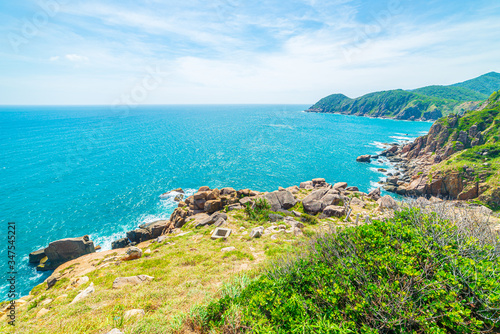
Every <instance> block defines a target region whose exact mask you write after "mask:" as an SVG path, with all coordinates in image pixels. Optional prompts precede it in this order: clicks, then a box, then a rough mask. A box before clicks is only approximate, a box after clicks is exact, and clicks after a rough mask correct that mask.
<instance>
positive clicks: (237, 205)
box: [227, 203, 243, 211]
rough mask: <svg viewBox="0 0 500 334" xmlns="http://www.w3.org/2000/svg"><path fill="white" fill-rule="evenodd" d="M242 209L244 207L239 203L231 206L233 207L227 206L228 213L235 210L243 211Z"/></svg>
mask: <svg viewBox="0 0 500 334" xmlns="http://www.w3.org/2000/svg"><path fill="white" fill-rule="evenodd" d="M241 209H243V207H242V206H241V204H239V203H236V204H231V205H228V206H227V210H228V211H235V210H241Z"/></svg>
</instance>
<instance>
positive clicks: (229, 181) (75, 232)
mask: <svg viewBox="0 0 500 334" xmlns="http://www.w3.org/2000/svg"><path fill="white" fill-rule="evenodd" d="M307 107H308V106H306V105H303V106H300V105H238V106H227V105H226V106H142V107H137V108H135V109H132V110H130V112H128V113H123V112H120V113H118V112H117V111H116V110H113V109H112V108H110V107H106V106H102V107H98V106H89V107H0V180H1V183H0V194H1V196H0V212H1V221H2V224H1V228H2V229H3V232H1V233H0V234H1V235H2V238H1V239H0V272H2V273H5V272H7V222H15V223H16V244H17V249H16V251H17V271H18V282H17V284H18V285H17V290H18V292H19V293H20V295H25V294H27V293H28V292H29V290H30V289H31V288H32V287H33V286H34V285H36V284H39V283H41V282H42V281H43V280H44V279H45V278H46V277H47V276H48V273H46V274H41V273H37V272H36V271H35V267H34V266H30V265H28V263H27V262H28V254H29V253H30V252H31V251H34V250H36V249H39V248H42V247H45V246H47V244H48V243H49V242H51V241H53V240H57V239H61V238H67V237H78V236H82V235H85V234H89V235H90V236H91V238H92V239H93V240H94V241H96V244H100V245H102V246H103V248H104V249H109V248H110V242H111V240H113V239H116V238H118V237H122V236H123V235H124V232H125V231H127V230H130V229H132V228H135V227H136V226H137V225H139V224H141V223H144V222H148V221H152V220H155V219H158V218H168V217H169V215H170V213H171V212H172V211H173V208H174V206H175V204H174V203H173V202H172V201H171V200H167V201H160V199H159V197H158V196H159V195H160V194H161V193H163V192H165V191H168V190H170V189H173V188H177V187H182V188H184V189H197V188H198V187H200V186H202V185H208V186H210V187H212V188H215V187H223V186H231V187H234V188H236V189H240V188H251V189H255V190H260V191H271V190H275V189H277V188H278V186H290V185H295V184H297V185H298V184H299V183H300V182H301V181H306V180H310V179H312V178H315V177H324V178H326V180H327V182H336V181H346V182H348V183H349V184H351V185H356V186H358V187H359V188H360V189H361V190H362V191H367V190H369V189H370V188H372V187H373V185H374V182H376V181H378V180H379V178H380V176H381V175H380V174H379V173H377V172H376V167H378V166H375V165H373V164H372V165H367V164H361V163H357V162H356V161H355V159H356V157H357V156H358V155H361V154H367V153H376V152H379V151H380V150H381V149H380V143H383V142H394V141H397V140H404V139H411V138H414V137H416V136H418V135H421V134H422V133H426V132H427V131H428V129H429V128H430V125H431V124H430V123H420V122H404V121H394V120H383V119H369V118H364V117H355V116H343V115H332V114H313V113H304V112H301V111H302V110H304V109H306V108H307ZM3 282H5V281H3ZM0 286H1V287H2V290H1V291H0V300H1V299H4V298H5V297H6V290H7V284H4V283H2V284H1V285H0Z"/></svg>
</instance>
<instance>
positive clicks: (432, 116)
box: [308, 72, 500, 120]
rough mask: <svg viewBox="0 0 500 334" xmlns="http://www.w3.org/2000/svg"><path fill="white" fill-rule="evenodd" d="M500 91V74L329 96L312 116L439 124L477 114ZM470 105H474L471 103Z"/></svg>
mask: <svg viewBox="0 0 500 334" xmlns="http://www.w3.org/2000/svg"><path fill="white" fill-rule="evenodd" d="M498 89H500V74H498V73H495V72H491V73H488V74H485V75H482V76H480V77H478V78H475V79H472V80H468V81H465V82H462V83H458V84H454V85H450V86H427V87H423V88H418V89H415V90H411V91H405V90H402V89H397V90H390V91H383V92H376V93H370V94H366V95H364V96H361V97H358V98H355V99H351V98H348V97H347V96H345V95H342V94H333V95H330V96H327V97H325V98H323V99H321V100H320V101H318V102H317V103H316V104H314V105H313V106H312V107H311V108H309V109H308V111H309V112H321V113H339V114H347V115H358V116H370V117H387V118H396V119H404V120H436V119H438V118H440V117H442V116H446V115H448V114H451V113H462V112H463V111H464V110H474V109H476V108H477V107H478V106H479V105H480V102H479V101H484V100H485V99H487V98H488V96H489V95H490V94H491V93H492V92H494V91H496V90H498ZM470 101H475V102H474V103H471V102H470Z"/></svg>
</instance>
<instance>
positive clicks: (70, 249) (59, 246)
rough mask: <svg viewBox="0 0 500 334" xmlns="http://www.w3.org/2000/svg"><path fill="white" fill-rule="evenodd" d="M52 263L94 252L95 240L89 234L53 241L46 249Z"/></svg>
mask: <svg viewBox="0 0 500 334" xmlns="http://www.w3.org/2000/svg"><path fill="white" fill-rule="evenodd" d="M44 252H45V255H47V258H48V260H49V261H50V263H51V264H52V265H57V264H62V263H64V262H67V261H71V260H73V259H76V258H77V257H80V256H83V255H86V254H90V253H94V252H95V248H94V242H92V241H91V240H90V238H89V236H88V235H85V236H83V237H81V238H67V239H61V240H57V241H53V242H51V243H50V244H49V246H48V247H47V248H45V250H44Z"/></svg>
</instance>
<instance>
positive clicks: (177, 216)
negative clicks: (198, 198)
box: [170, 208, 188, 228]
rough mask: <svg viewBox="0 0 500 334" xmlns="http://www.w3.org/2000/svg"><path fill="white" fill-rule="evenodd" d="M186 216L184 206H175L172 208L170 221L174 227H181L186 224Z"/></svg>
mask: <svg viewBox="0 0 500 334" xmlns="http://www.w3.org/2000/svg"><path fill="white" fill-rule="evenodd" d="M187 217H188V212H187V210H185V209H184V208H177V209H175V210H174V212H173V213H172V215H171V216H170V222H171V223H172V225H173V227H174V228H181V227H183V226H184V224H186V218H187Z"/></svg>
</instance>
